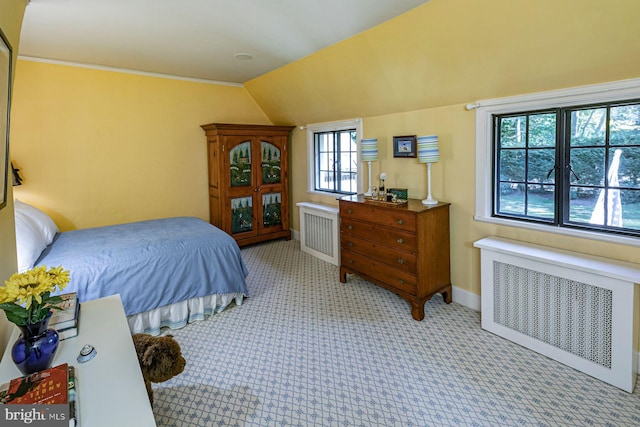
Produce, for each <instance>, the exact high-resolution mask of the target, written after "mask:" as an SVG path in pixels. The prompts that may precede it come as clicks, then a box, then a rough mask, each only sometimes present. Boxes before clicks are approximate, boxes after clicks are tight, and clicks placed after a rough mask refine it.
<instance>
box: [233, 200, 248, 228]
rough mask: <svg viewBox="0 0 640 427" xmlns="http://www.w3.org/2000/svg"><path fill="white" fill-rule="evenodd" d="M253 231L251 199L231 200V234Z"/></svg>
mask: <svg viewBox="0 0 640 427" xmlns="http://www.w3.org/2000/svg"><path fill="white" fill-rule="evenodd" d="M251 230H253V200H252V198H251V197H236V198H233V199H231V233H232V234H235V233H245V232H247V231H251Z"/></svg>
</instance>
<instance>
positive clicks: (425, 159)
mask: <svg viewBox="0 0 640 427" xmlns="http://www.w3.org/2000/svg"><path fill="white" fill-rule="evenodd" d="M438 160H440V150H439V149H438V136H437V135H429V136H419V137H418V162H420V163H435V162H437V161H438Z"/></svg>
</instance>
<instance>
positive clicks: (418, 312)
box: [409, 300, 425, 322]
mask: <svg viewBox="0 0 640 427" xmlns="http://www.w3.org/2000/svg"><path fill="white" fill-rule="evenodd" d="M409 302H410V303H411V316H413V318H414V319H415V320H417V321H418V322H419V321H421V320H422V319H424V303H425V301H424V300H423V301H409Z"/></svg>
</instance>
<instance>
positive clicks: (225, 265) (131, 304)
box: [15, 200, 248, 335]
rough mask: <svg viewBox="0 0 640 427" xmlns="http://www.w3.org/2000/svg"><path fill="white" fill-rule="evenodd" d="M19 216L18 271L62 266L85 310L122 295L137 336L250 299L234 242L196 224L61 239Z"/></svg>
mask: <svg viewBox="0 0 640 427" xmlns="http://www.w3.org/2000/svg"><path fill="white" fill-rule="evenodd" d="M15 212H16V215H15V217H16V241H17V246H18V264H19V271H25V270H28V269H29V268H32V267H34V266H39V265H46V266H48V267H54V266H59V265H61V266H62V267H63V268H65V269H67V270H69V271H70V275H71V281H70V283H69V285H68V286H67V287H66V288H65V289H64V291H63V292H77V293H78V299H79V300H80V302H83V301H88V300H93V299H97V298H101V297H104V296H108V295H113V294H116V293H117V294H120V297H121V299H122V304H123V306H124V310H125V313H126V315H127V319H128V322H129V327H130V329H131V332H132V333H138V332H145V333H149V334H152V335H157V334H159V333H160V331H161V328H163V327H170V328H180V327H183V326H185V325H186V324H187V323H191V322H194V321H198V320H202V319H204V318H205V317H206V316H209V315H211V314H214V313H219V312H221V311H222V310H224V309H225V308H227V307H228V306H229V305H230V304H232V303H233V302H235V304H236V305H240V304H242V301H243V298H244V297H246V296H248V290H247V285H246V281H245V278H246V276H247V274H248V271H247V268H246V266H245V264H244V261H243V260H242V256H241V253H240V250H239V248H238V245H237V244H236V242H235V240H234V239H233V238H231V237H230V236H229V235H228V234H226V233H224V232H223V231H222V230H220V229H218V228H216V227H214V226H213V225H211V224H209V223H207V222H204V221H202V220H200V219H198V218H192V217H177V218H166V219H157V220H149V221H140V222H133V223H128V224H119V225H112V226H107V227H98V228H88V229H82V230H73V231H67V232H62V233H60V232H58V228H57V226H56V225H55V223H54V222H53V221H52V220H51V219H50V218H49V217H48V216H47V215H46V214H45V213H44V212H42V211H40V210H38V209H37V208H35V207H33V206H30V205H28V204H25V203H22V202H20V201H18V200H16V204H15ZM38 240H41V241H38ZM34 242H35V243H34Z"/></svg>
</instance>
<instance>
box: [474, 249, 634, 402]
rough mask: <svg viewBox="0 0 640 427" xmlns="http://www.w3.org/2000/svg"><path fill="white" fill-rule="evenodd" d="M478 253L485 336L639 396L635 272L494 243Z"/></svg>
mask: <svg viewBox="0 0 640 427" xmlns="http://www.w3.org/2000/svg"><path fill="white" fill-rule="evenodd" d="M474 246H476V247H479V248H480V249H481V286H482V327H483V328H484V329H486V330H488V331H490V332H493V333H495V334H497V335H500V336H502V337H504V338H507V339H509V340H512V341H514V342H516V343H518V344H520V345H523V346H525V347H528V348H530V349H532V350H534V351H537V352H539V353H541V354H544V355H546V356H548V357H551V358H552V359H555V360H558V361H560V362H562V363H565V364H567V365H569V366H572V367H574V368H576V369H578V370H580V371H582V372H585V373H587V374H589V375H592V376H594V377H596V378H598V379H601V380H603V381H605V382H608V383H609V384H612V385H615V386H617V387H619V388H621V389H623V390H626V391H628V392H632V391H633V389H634V386H635V382H636V374H637V361H636V348H637V335H638V334H637V331H636V330H635V328H634V327H635V325H636V324H637V322H636V317H637V316H638V293H637V292H636V288H637V285H636V283H639V282H640V269H638V267H637V266H636V265H634V264H631V263H624V262H619V261H615V260H611V259H606V258H599V257H593V256H588V255H584V254H579V253H575V252H569V251H562V250H558V249H553V248H548V247H544V246H538V245H532V244H527V243H522V242H517V241H513V240H508V239H501V238H493V237H491V238H486V239H482V240H479V241H478V242H476V243H475V244H474Z"/></svg>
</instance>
